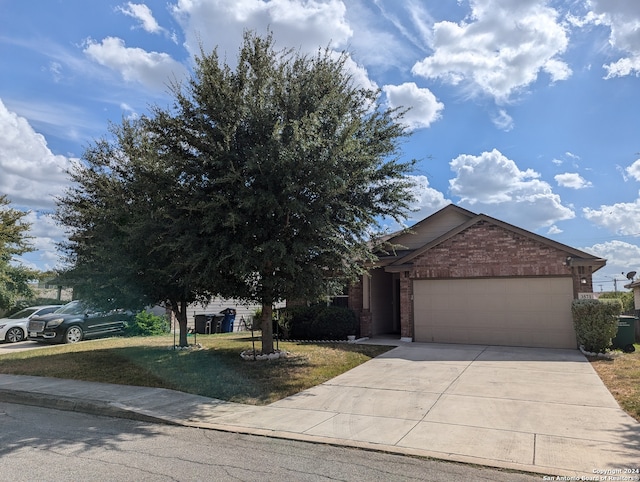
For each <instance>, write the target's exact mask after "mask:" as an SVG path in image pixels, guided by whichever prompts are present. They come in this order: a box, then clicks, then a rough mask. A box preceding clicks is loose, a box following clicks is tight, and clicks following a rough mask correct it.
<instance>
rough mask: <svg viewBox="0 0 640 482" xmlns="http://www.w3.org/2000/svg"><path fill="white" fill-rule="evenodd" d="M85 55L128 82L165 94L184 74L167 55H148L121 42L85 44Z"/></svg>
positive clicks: (104, 40) (113, 38)
mask: <svg viewBox="0 0 640 482" xmlns="http://www.w3.org/2000/svg"><path fill="white" fill-rule="evenodd" d="M84 53H85V54H86V55H88V56H89V57H90V58H91V59H93V60H95V61H96V62H98V63H99V64H101V65H104V66H105V67H108V68H110V69H112V70H115V71H116V72H119V73H120V74H121V75H122V78H123V79H124V80H126V81H128V82H139V83H141V84H143V85H145V86H147V87H149V88H151V89H154V90H168V89H167V87H168V85H169V84H170V83H171V82H172V81H174V80H181V79H182V78H184V77H185V76H186V74H187V70H186V68H185V67H184V65H182V64H181V63H180V62H177V61H175V60H174V59H173V58H171V56H170V55H169V54H166V53H161V52H147V51H146V50H143V49H140V48H130V47H126V46H125V43H124V40H122V39H119V38H116V37H107V38H105V39H103V40H102V42H100V43H98V42H96V41H94V40H91V39H89V40H87V42H86V45H85V48H84Z"/></svg>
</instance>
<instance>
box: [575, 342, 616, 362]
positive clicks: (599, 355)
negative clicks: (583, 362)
mask: <svg viewBox="0 0 640 482" xmlns="http://www.w3.org/2000/svg"><path fill="white" fill-rule="evenodd" d="M580 352H581V353H582V354H583V355H584V356H591V357H596V358H604V359H605V360H613V359H614V358H617V357H619V356H621V355H622V353H614V352H608V353H593V352H590V351H587V350H585V349H584V345H580Z"/></svg>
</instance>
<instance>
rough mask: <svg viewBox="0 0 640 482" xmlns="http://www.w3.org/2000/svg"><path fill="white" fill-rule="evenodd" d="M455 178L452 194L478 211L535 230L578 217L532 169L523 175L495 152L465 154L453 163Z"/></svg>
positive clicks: (513, 164) (512, 163)
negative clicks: (476, 154) (475, 154)
mask: <svg viewBox="0 0 640 482" xmlns="http://www.w3.org/2000/svg"><path fill="white" fill-rule="evenodd" d="M450 167H451V170H452V171H454V172H455V173H456V177H455V178H454V179H451V180H450V181H449V187H450V192H451V194H453V195H455V196H459V197H460V198H461V201H460V202H461V203H463V204H468V205H470V206H472V209H473V210H475V211H480V210H483V212H485V213H486V214H489V215H491V216H494V217H497V218H500V219H505V220H507V221H509V222H512V223H515V224H518V225H519V226H527V227H528V228H529V229H535V228H539V227H542V226H551V225H552V224H554V223H555V222H557V221H561V220H565V219H571V218H573V217H575V213H574V212H573V211H572V210H571V209H570V208H569V207H566V206H564V205H563V204H562V202H561V199H560V196H558V195H557V194H555V193H554V192H553V190H552V188H551V186H550V185H549V184H548V183H547V182H545V181H542V180H541V179H539V178H540V174H539V173H537V172H535V171H534V170H532V169H526V170H524V171H522V170H520V168H519V167H518V166H517V165H516V163H515V162H514V161H513V160H511V159H508V158H507V157H506V156H504V155H503V154H502V153H501V152H500V151H498V150H497V149H494V150H493V151H491V152H483V153H482V154H480V155H479V156H473V155H470V154H462V155H460V156H458V157H456V158H455V159H453V160H452V161H451V163H450Z"/></svg>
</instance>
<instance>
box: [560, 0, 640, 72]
mask: <svg viewBox="0 0 640 482" xmlns="http://www.w3.org/2000/svg"><path fill="white" fill-rule="evenodd" d="M587 4H588V6H589V7H590V8H591V11H590V12H589V13H588V14H587V15H586V16H585V17H584V18H583V19H575V18H573V19H572V23H574V24H575V25H577V26H584V25H587V24H593V25H606V26H608V27H609V28H610V34H609V44H610V45H611V47H612V48H613V49H615V50H617V51H621V52H624V53H625V54H626V55H625V56H623V57H620V58H619V59H618V60H616V61H615V62H611V63H610V64H605V65H603V68H604V69H605V70H606V71H607V75H606V76H605V78H606V79H610V78H612V77H623V76H627V75H632V74H635V75H636V76H640V28H639V26H640V2H637V1H635V0H634V1H631V0H589V1H588V2H587Z"/></svg>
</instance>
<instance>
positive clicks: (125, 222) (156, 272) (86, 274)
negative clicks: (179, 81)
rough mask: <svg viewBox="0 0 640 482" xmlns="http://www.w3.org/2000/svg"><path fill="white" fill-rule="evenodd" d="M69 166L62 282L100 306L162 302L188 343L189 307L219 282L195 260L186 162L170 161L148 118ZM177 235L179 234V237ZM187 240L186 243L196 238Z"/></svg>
mask: <svg viewBox="0 0 640 482" xmlns="http://www.w3.org/2000/svg"><path fill="white" fill-rule="evenodd" d="M110 130H111V137H110V139H101V140H99V141H97V142H95V143H93V144H92V145H91V146H90V147H89V148H87V149H86V151H85V153H84V159H83V160H82V161H81V162H77V163H76V164H75V165H74V166H73V167H72V168H71V169H70V171H69V174H70V176H71V179H72V181H73V185H72V187H71V188H70V189H68V190H67V192H66V193H65V194H64V196H62V197H60V198H59V199H58V209H57V211H56V218H57V220H58V221H59V222H60V223H61V224H63V225H65V226H66V227H67V229H68V230H69V239H68V241H67V242H65V243H64V244H63V245H62V246H61V247H62V250H63V251H64V252H65V253H66V255H67V259H66V261H67V265H68V269H66V270H65V271H63V272H62V273H61V274H60V277H59V282H61V283H64V284H70V285H73V286H74V293H75V295H76V296H77V297H81V298H83V299H85V300H88V301H90V302H92V303H93V304H95V305H98V306H104V307H108V306H111V307H119V308H131V309H139V308H142V307H144V306H147V305H152V304H156V303H162V304H166V305H168V306H169V307H170V308H171V310H172V311H173V313H174V315H175V316H176V319H177V321H178V324H179V326H180V341H179V343H180V345H181V346H186V345H187V344H188V343H187V306H188V304H190V303H192V302H196V301H201V302H204V301H206V300H208V299H209V298H210V297H211V296H212V295H213V294H214V292H213V291H212V290H211V288H212V287H213V283H211V282H210V280H206V282H205V283H204V285H203V284H202V283H199V281H200V280H202V279H203V277H202V275H201V270H199V269H198V267H197V265H196V264H195V263H194V259H193V258H192V257H191V252H192V251H191V250H192V249H195V246H194V242H195V243H197V239H198V232H199V231H198V223H199V221H197V220H192V216H191V214H190V213H191V211H192V208H191V207H190V203H191V201H192V196H191V191H192V190H193V188H194V187H196V186H194V185H192V184H191V183H190V182H189V180H186V179H185V178H184V176H183V173H184V170H183V169H182V166H181V164H180V163H179V162H177V161H178V160H177V161H176V162H167V159H166V158H164V157H161V156H160V155H159V154H158V152H157V151H156V146H155V144H154V143H153V142H150V139H149V136H148V133H147V132H146V130H145V128H144V123H143V122H142V121H139V120H138V121H129V120H123V122H122V124H121V125H112V126H111V129H110ZM175 233H180V241H178V239H177V237H176V235H175ZM187 233H190V236H191V238H192V239H191V241H190V242H189V243H188V244H181V243H182V242H184V240H185V239H187V238H188V237H189V236H188V235H187Z"/></svg>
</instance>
